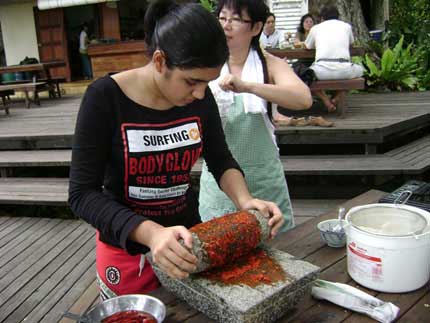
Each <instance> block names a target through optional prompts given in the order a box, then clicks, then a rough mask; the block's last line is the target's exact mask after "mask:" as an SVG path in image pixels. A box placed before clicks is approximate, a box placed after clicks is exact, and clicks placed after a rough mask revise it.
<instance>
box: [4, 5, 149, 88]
mask: <svg viewBox="0 0 430 323" xmlns="http://www.w3.org/2000/svg"><path fill="white" fill-rule="evenodd" d="M77 4H80V5H77ZM146 7H147V1H146V0H121V1H106V0H37V1H36V0H19V1H18V0H0V24H1V30H2V38H3V43H4V51H5V58H6V64H7V65H13V64H19V62H20V61H21V60H23V59H24V58H25V57H26V56H27V57H35V58H37V59H39V61H42V62H46V61H54V60H55V61H56V60H61V61H64V62H65V65H64V67H58V68H55V69H53V70H52V71H51V74H52V75H53V76H62V77H65V78H66V79H67V80H68V81H70V80H72V79H79V78H81V77H82V72H81V70H82V69H81V61H80V57H79V33H80V31H81V27H82V24H83V23H87V24H88V26H89V32H88V34H89V37H90V39H91V45H90V47H89V54H90V56H92V57H91V58H92V60H93V64H94V66H93V68H94V71H93V72H94V76H95V77H99V76H102V75H104V74H106V73H109V72H117V71H120V70H124V69H127V68H133V67H137V66H141V65H142V64H144V63H145V62H146V59H145V56H144V53H143V48H144V47H143V41H142V40H143V29H142V27H143V24H142V23H143V17H144V13H145V10H146ZM130 55H131V56H130ZM104 59H106V60H105V61H103V60H104Z"/></svg>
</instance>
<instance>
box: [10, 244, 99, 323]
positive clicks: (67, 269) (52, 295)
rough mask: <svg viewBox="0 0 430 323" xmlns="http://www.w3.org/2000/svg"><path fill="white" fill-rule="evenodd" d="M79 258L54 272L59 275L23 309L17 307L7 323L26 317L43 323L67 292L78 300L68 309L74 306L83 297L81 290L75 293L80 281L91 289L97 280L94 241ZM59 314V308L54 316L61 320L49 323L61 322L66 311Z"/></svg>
mask: <svg viewBox="0 0 430 323" xmlns="http://www.w3.org/2000/svg"><path fill="white" fill-rule="evenodd" d="M92 240H93V239H92ZM76 254H77V255H78V256H77V257H73V258H72V261H70V262H67V263H64V264H63V265H61V266H60V267H57V268H54V270H55V272H54V273H53V274H52V276H51V277H50V278H49V279H47V280H46V281H45V282H43V284H41V286H39V287H38V288H37V290H35V291H34V293H33V294H32V295H31V296H30V297H29V298H28V299H27V300H26V301H25V302H24V303H22V304H21V305H20V306H19V307H15V310H14V312H13V313H12V314H11V315H10V316H9V317H8V318H7V319H6V320H5V321H4V322H5V323H6V322H10V323H12V322H20V321H22V320H23V319H25V318H26V317H27V318H28V320H29V322H39V321H40V320H42V319H44V316H45V315H46V314H47V313H48V312H49V310H50V309H51V308H52V307H54V306H56V304H57V302H58V301H59V300H60V299H61V298H62V297H63V295H65V294H66V293H67V292H68V293H70V297H73V298H74V299H73V300H72V301H71V303H70V304H66V305H65V308H67V307H68V306H71V305H72V304H73V303H74V301H75V300H76V299H77V298H78V296H79V294H80V293H81V289H80V288H79V287H78V288H73V289H72V287H73V286H74V285H75V283H76V282H78V281H79V280H80V283H81V284H82V285H83V286H88V285H89V284H90V283H91V281H93V280H94V275H95V271H94V269H95V268H94V266H93V264H94V262H95V252H94V241H90V240H88V241H87V243H86V244H85V246H84V247H83V248H80V249H79V250H78V251H77V252H76ZM82 256H83V258H82ZM90 268H92V270H89V269H90ZM65 308H64V310H65ZM57 311H58V308H57V310H56V311H53V312H52V314H51V315H54V314H56V315H55V316H57V319H56V320H46V322H55V321H58V320H59V319H60V318H61V316H62V314H63V313H64V311H62V312H61V313H59V312H57ZM26 321H27V320H26Z"/></svg>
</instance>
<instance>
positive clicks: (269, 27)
mask: <svg viewBox="0 0 430 323" xmlns="http://www.w3.org/2000/svg"><path fill="white" fill-rule="evenodd" d="M275 21H276V18H275V15H274V14H273V13H272V12H270V13H269V16H268V17H267V19H266V22H265V23H264V27H263V32H262V33H261V36H260V44H261V46H262V47H263V48H279V47H281V43H282V42H283V41H284V35H283V34H282V32H281V31H280V30H278V29H276V28H275Z"/></svg>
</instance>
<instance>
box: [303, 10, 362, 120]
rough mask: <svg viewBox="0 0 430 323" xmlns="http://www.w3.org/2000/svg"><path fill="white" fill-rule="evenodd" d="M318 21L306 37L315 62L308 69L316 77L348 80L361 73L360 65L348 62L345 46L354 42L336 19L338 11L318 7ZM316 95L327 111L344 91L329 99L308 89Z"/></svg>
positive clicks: (319, 78) (321, 91)
mask: <svg viewBox="0 0 430 323" xmlns="http://www.w3.org/2000/svg"><path fill="white" fill-rule="evenodd" d="M321 19H322V22H321V23H319V24H318V25H315V26H314V27H312V29H311V30H310V32H309V34H308V36H307V37H306V40H305V43H304V46H305V48H308V49H312V48H315V51H316V53H315V62H314V63H313V64H312V65H311V66H310V68H311V69H312V70H313V71H314V72H315V75H316V77H317V79H318V80H338V79H352V78H356V77H360V76H362V75H363V67H361V66H360V65H357V64H353V63H351V59H350V55H349V47H350V45H351V44H352V43H353V42H354V36H353V34H352V28H351V26H350V25H349V24H347V23H346V22H343V21H341V20H339V11H338V10H337V8H336V7H334V6H326V7H323V8H322V10H321ZM312 94H314V95H316V96H318V97H319V98H320V99H321V100H322V102H323V103H324V105H325V107H326V108H327V110H328V112H333V111H335V110H336V104H337V103H338V102H339V101H340V100H341V99H342V97H343V96H345V95H346V91H336V92H335V94H334V95H333V97H332V98H329V97H328V95H327V94H326V93H325V92H324V91H323V90H317V91H312Z"/></svg>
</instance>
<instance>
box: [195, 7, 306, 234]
mask: <svg viewBox="0 0 430 323" xmlns="http://www.w3.org/2000/svg"><path fill="white" fill-rule="evenodd" d="M216 14H217V16H218V20H219V22H220V23H221V26H222V27H223V29H224V33H225V35H226V37H227V45H228V48H229V51H230V56H229V58H228V61H227V63H226V64H224V66H223V67H222V69H221V74H220V76H219V77H218V78H217V79H216V80H215V81H212V82H210V83H209V87H210V88H211V90H212V93H213V94H214V97H215V100H216V102H217V104H218V109H219V112H220V116H221V120H222V124H223V128H224V133H225V136H226V140H227V143H228V146H229V148H230V150H231V151H232V153H233V156H234V157H235V159H236V160H237V161H238V163H239V165H240V166H241V168H242V170H243V171H244V173H245V179H246V182H247V184H248V188H249V189H250V191H251V194H252V195H253V196H255V197H257V198H261V199H267V200H269V201H274V202H275V203H276V204H277V205H278V206H279V207H280V209H281V211H282V213H283V216H284V219H285V224H284V226H283V230H286V229H288V228H291V227H292V226H293V225H294V220H293V214H292V208H291V203H290V198H289V193H288V188H287V183H286V180H285V176H284V171H283V167H282V163H281V161H280V159H279V152H278V148H277V144H276V140H275V135H274V130H275V127H274V124H273V122H274V121H279V120H282V119H280V118H282V116H280V115H279V114H278V113H277V111H276V109H271V108H270V102H272V103H274V104H279V105H281V106H283V107H287V108H289V109H295V110H299V109H307V108H309V107H310V106H311V103H312V98H311V95H310V91H309V88H308V87H307V86H306V85H305V84H304V83H303V82H302V81H301V80H300V79H299V78H298V77H297V76H296V75H295V73H294V72H293V71H292V70H291V68H290V67H289V66H288V64H287V63H286V62H285V61H284V60H282V59H280V58H277V57H274V56H272V55H270V54H268V53H263V52H262V50H261V48H260V45H259V37H260V34H261V30H262V28H263V24H264V22H265V21H266V18H267V16H268V14H269V9H268V7H267V6H266V4H265V3H264V2H263V1H262V0H220V1H219V2H218V7H217V10H216ZM284 118H285V117H284ZM285 119H286V118H285ZM199 202H200V207H199V210H200V215H201V217H202V220H205V221H206V220H209V219H211V218H213V217H216V216H220V215H223V214H225V213H229V212H232V211H235V210H236V207H235V205H234V204H233V203H231V201H229V199H228V198H227V196H226V195H225V194H224V193H223V192H222V191H221V190H220V189H219V187H218V185H217V183H216V180H215V179H214V177H213V176H212V175H211V174H210V172H209V171H208V168H207V165H204V166H203V171H202V176H201V179H200V196H199Z"/></svg>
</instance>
